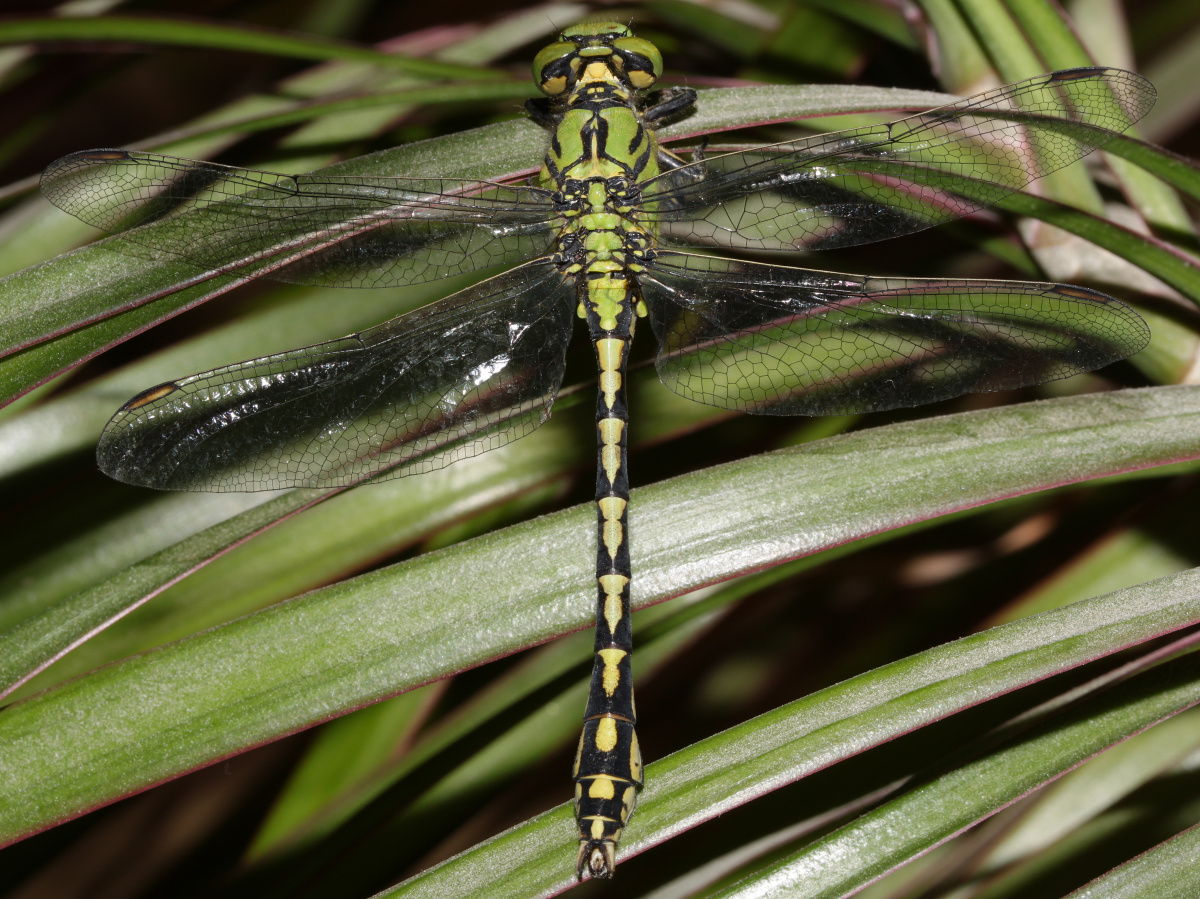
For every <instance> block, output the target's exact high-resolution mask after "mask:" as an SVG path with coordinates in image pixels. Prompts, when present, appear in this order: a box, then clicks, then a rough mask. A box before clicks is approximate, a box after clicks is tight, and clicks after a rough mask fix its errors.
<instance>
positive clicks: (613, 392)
mask: <svg viewBox="0 0 1200 899" xmlns="http://www.w3.org/2000/svg"><path fill="white" fill-rule="evenodd" d="M620 389H621V373H620V372H619V371H605V372H601V373H600V390H601V392H602V393H603V394H604V404H605V405H606V406H608V408H610V409H611V408H612V407H613V406H614V405H616V402H617V391H618V390H620Z"/></svg>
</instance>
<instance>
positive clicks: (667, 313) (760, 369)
mask: <svg viewBox="0 0 1200 899" xmlns="http://www.w3.org/2000/svg"><path fill="white" fill-rule="evenodd" d="M641 283H642V288H643V295H644V298H645V300H646V303H647V305H648V307H649V309H650V321H651V324H652V326H653V328H654V332H655V334H656V336H657V337H658V340H659V344H660V351H659V355H658V358H657V360H656V365H657V367H658V373H659V376H660V377H661V379H662V381H663V383H664V384H666V386H667V387H669V388H670V389H671V390H673V391H675V392H676V393H678V394H680V395H681V396H684V397H687V398H688V399H691V400H695V401H697V402H701V403H707V404H709V405H713V406H720V407H722V408H726V409H736V410H738V411H741V412H752V413H762V414H771V415H846V414H852V413H858V412H874V411H879V410H882V409H893V408H898V407H905V406H916V405H920V404H923V403H932V402H937V401H939V400H945V399H950V398H951V397H956V396H959V395H961V394H964V393H973V392H986V391H991V390H1006V389H1009V388H1015V387H1023V386H1026V385H1030V384H1040V383H1043V382H1045V381H1052V380H1055V379H1057V378H1065V377H1067V376H1069V375H1073V374H1077V373H1079V372H1084V371H1091V370H1093V369H1097V368H1100V367H1102V366H1104V365H1108V364H1109V363H1111V362H1115V361H1117V360H1118V359H1123V358H1125V357H1126V356H1129V355H1132V354H1133V353H1136V352H1137V351H1138V350H1140V349H1141V348H1142V347H1143V346H1145V345H1146V343H1147V341H1148V340H1149V337H1150V332H1149V329H1148V328H1147V327H1146V325H1145V323H1144V322H1143V321H1142V320H1141V318H1140V317H1139V316H1138V315H1137V313H1135V312H1134V311H1133V310H1131V309H1130V308H1129V307H1127V306H1125V305H1124V304H1122V303H1120V302H1118V301H1117V300H1114V299H1112V298H1111V297H1108V296H1105V295H1104V294H1102V293H1098V292H1096V291H1092V290H1086V289H1084V288H1080V287H1072V286H1069V285H1063V284H1037V283H1024V282H1016V281H934V280H921V279H904V278H867V277H863V276H859V275H841V274H836V273H832V272H819V271H810V270H807V269H799V268H787V267H784V266H776V265H762V264H758V263H753V262H742V261H737V260H729V259H718V258H715V257H710V256H697V255H692V254H685V253H674V252H664V253H661V254H659V256H658V257H657V258H656V259H655V260H654V262H653V263H652V265H651V267H650V270H649V271H648V272H646V273H645V274H644V275H643V276H642V278H641Z"/></svg>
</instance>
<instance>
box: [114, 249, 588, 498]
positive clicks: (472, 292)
mask: <svg viewBox="0 0 1200 899" xmlns="http://www.w3.org/2000/svg"><path fill="white" fill-rule="evenodd" d="M573 297H574V293H573V289H572V286H571V284H570V282H569V281H568V280H567V279H565V278H564V277H563V276H562V275H561V274H559V272H558V270H557V269H556V268H555V267H554V266H553V265H552V264H550V263H549V262H546V261H543V260H538V261H536V262H533V263H529V264H528V265H524V266H521V267H519V268H516V269H514V270H513V271H511V272H507V273H505V274H503V275H499V276H497V277H495V278H491V279H489V280H487V281H483V282H482V283H480V284H477V285H476V286H474V287H471V288H468V289H467V290H463V291H460V292H459V293H457V294H454V295H453V296H451V297H449V298H447V299H445V300H442V301H441V302H438V303H435V304H432V305H430V306H428V307H426V308H424V309H421V310H418V311H417V312H413V313H411V314H409V315H406V316H402V317H400V318H396V319H393V320H391V321H389V322H386V323H384V324H382V325H379V326H378V327H375V328H372V329H371V330H368V331H363V332H361V333H358V334H354V335H351V336H350V337H345V338H342V339H340V340H332V341H329V342H327V343H321V344H317V345H316V346H311V347H307V348H304V349H299V350H292V351H291V352H287V353H280V354H279V355H276V356H266V357H263V358H262V359H253V360H251V361H249V362H241V363H238V364H237V365H230V366H227V367H225V368H218V369H215V370H213V371H209V372H204V373H202V374H198V375H193V376H191V377H189V378H185V379H183V380H181V381H176V382H171V383H168V384H162V385H160V386H158V387H154V388H151V389H150V390H147V391H144V392H143V393H141V394H139V395H138V396H136V397H134V398H133V399H132V400H130V401H129V402H128V403H126V404H125V406H123V407H122V408H121V409H120V411H118V412H117V414H116V415H115V416H113V419H112V420H111V421H110V422H109V423H108V426H107V427H106V428H105V429H104V433H103V435H102V436H101V438H100V446H99V448H98V449H97V458H98V460H99V463H100V468H101V469H102V470H103V471H104V472H106V473H107V474H109V475H111V476H112V477H114V478H116V479H117V480H120V481H125V482H127V483H131V484H139V485H142V486H146V487H156V488H159V489H164V490H206V491H215V492H223V491H249V490H271V489H275V488H279V487H331V486H346V485H352V484H356V483H358V482H360V481H362V480H364V479H365V478H368V477H371V476H377V477H380V478H392V477H402V476H404V475H409V474H416V473H420V472H426V471H431V470H433V469H437V468H442V467H444V466H446V465H449V464H450V463H451V462H455V461H457V460H459V459H464V458H467V457H469V456H475V455H478V454H480V453H483V452H486V451H487V450H490V449H494V448H496V447H498V446H502V445H504V444H506V443H509V442H511V441H513V440H516V439H517V438H518V437H521V436H524V435H525V434H528V433H529V432H530V431H532V430H533V429H534V428H536V427H537V426H538V425H540V424H541V423H542V422H543V421H545V420H546V418H547V417H548V416H549V413H550V405H551V403H552V402H553V401H554V396H555V394H556V392H557V390H558V387H559V384H560V383H561V381H562V377H563V367H564V365H565V356H566V347H567V344H568V342H569V340H570V335H571V327H572V324H573V321H574V316H573V310H574V299H573Z"/></svg>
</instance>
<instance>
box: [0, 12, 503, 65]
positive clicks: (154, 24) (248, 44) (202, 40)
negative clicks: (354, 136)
mask: <svg viewBox="0 0 1200 899" xmlns="http://www.w3.org/2000/svg"><path fill="white" fill-rule="evenodd" d="M49 41H120V42H123V43H129V42H136V43H147V44H170V45H175V46H181V47H197V48H198V47H206V48H210V49H219V50H240V51H242V52H245V53H264V54H269V55H272V56H287V57H291V58H294V59H312V60H334V59H338V60H344V61H347V62H366V63H372V64H374V65H377V66H381V67H384V68H389V69H396V70H399V71H401V72H407V73H409V74H411V75H418V76H420V77H423V78H479V79H483V78H494V77H495V76H496V74H497V73H495V72H489V71H487V70H484V69H478V68H475V67H474V66H462V65H447V64H446V63H439V62H433V61H431V60H427V59H412V58H410V57H405V56H400V55H398V54H392V53H381V52H380V51H378V50H372V49H369V48H366V47H360V46H358V45H356V44H351V43H348V42H345V41H336V40H331V39H329V38H323V37H313V36H310V35H302V34H288V33H286V32H281V31H272V30H269V29H265V28H255V27H253V26H250V25H240V24H239V25H231V24H221V23H217V22H211V21H205V20H201V19H170V18H165V17H157V16H130V15H122V16H113V15H105V16H89V17H85V18H80V17H72V16H67V17H61V18H45V19H41V18H39V19H7V20H5V21H3V22H0V44H26V43H34V42H49Z"/></svg>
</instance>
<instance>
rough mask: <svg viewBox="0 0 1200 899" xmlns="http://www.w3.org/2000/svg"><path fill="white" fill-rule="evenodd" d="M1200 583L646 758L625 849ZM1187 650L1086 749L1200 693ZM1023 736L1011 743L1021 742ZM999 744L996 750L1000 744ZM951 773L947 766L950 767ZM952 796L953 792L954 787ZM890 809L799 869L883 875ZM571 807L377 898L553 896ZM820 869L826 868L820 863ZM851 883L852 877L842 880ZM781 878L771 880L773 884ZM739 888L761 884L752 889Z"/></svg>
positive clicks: (1173, 602)
mask: <svg viewBox="0 0 1200 899" xmlns="http://www.w3.org/2000/svg"><path fill="white" fill-rule="evenodd" d="M1198 588H1200V570H1197V569H1193V570H1191V571H1187V572H1184V573H1182V574H1179V575H1176V576H1173V577H1170V578H1164V579H1162V580H1159V581H1153V582H1151V583H1149V584H1142V585H1140V586H1138V587H1134V588H1130V589H1128V590H1122V591H1119V592H1117V593H1112V594H1109V595H1107V596H1102V597H1096V598H1095V599H1091V600H1086V601H1084V602H1081V603H1076V604H1075V605H1073V606H1070V607H1068V608H1065V609H1058V610H1055V611H1053V612H1048V613H1044V614H1042V615H1038V616H1034V617H1032V618H1027V619H1023V620H1021V621H1018V622H1014V623H1012V624H1008V625H1004V626H1002V627H998V628H994V629H992V630H990V631H986V632H984V633H982V634H975V635H972V636H970V637H965V638H963V639H961V640H956V641H955V642H953V643H948V644H946V645H944V646H939V647H937V648H935V649H931V650H928V651H926V652H923V653H919V654H917V655H915V656H911V657H909V658H907V659H902V660H900V661H898V662H894V663H892V664H890V665H886V666H884V667H882V668H879V669H876V670H875V671H871V672H868V673H866V674H862V675H859V676H858V677H855V678H851V679H850V680H848V681H845V682H843V683H841V684H837V685H836V686H833V687H830V688H828V689H826V690H822V691H820V692H818V693H814V694H812V695H811V696H808V697H805V698H804V699H801V700H797V701H796V702H793V703H790V704H789V705H787V706H783V707H781V708H779V709H776V710H774V711H773V712H769V713H767V714H765V715H761V716H759V717H758V718H755V719H753V720H751V721H748V722H746V723H745V724H741V725H739V726H737V727H735V728H732V729H731V730H728V731H725V732H724V733H722V734H718V735H716V736H714V737H711V738H709V739H707V740H704V741H702V742H700V743H697V744H695V745H693V746H690V747H688V748H687V749H685V750H682V751H680V752H677V753H675V754H673V755H671V756H668V757H667V758H665V759H663V760H661V761H659V762H654V763H652V764H650V765H648V766H647V769H646V774H647V786H646V789H645V791H644V792H643V793H642V796H641V798H640V801H639V808H638V816H637V818H635V819H634V821H633V822H632V823H631V825H630V827H629V828H628V831H627V834H626V839H627V842H626V843H625V851H626V852H628V853H637V852H638V851H641V850H644V849H646V848H649V847H650V846H652V845H655V844H657V843H659V842H662V841H663V840H666V839H669V838H670V836H672V835H673V834H675V833H678V832H680V831H682V830H686V829H687V828H689V827H694V826H695V825H697V824H699V823H700V822H701V821H704V820H708V819H710V818H712V817H715V816H716V815H719V814H720V813H721V812H723V811H725V810H728V809H730V808H733V807H736V806H739V805H742V804H745V803H746V802H748V801H750V800H751V799H753V798H755V797H756V796H759V795H762V794H764V793H767V792H770V791H771V790H774V789H777V788H779V787H781V786H784V785H785V784H787V783H791V782H794V781H795V780H798V779H800V778H802V777H804V776H806V775H808V774H812V773H814V772H816V771H819V770H821V769H822V768H824V767H826V766H828V765H831V764H833V763H835V762H837V761H840V760H842V759H844V758H847V757H849V756H851V755H855V754H857V753H859V752H861V751H863V750H864V749H866V748H867V747H869V746H874V745H879V744H880V743H882V742H886V741H887V740H889V739H893V738H895V737H897V736H900V735H901V734H904V733H907V732H909V731H911V730H913V729H915V728H917V727H921V726H923V725H924V724H928V723H931V722H932V721H935V720H938V719H940V718H942V717H945V716H946V715H949V714H952V713H954V712H956V711H961V710H963V709H965V708H968V707H970V706H972V705H975V704H977V703H978V702H981V701H985V700H986V699H989V698H993V697H995V696H999V695H1002V694H1004V693H1007V692H1009V691H1011V690H1014V689H1018V688H1019V687H1021V686H1025V685H1027V684H1030V683H1033V682H1035V681H1038V680H1041V679H1043V678H1046V677H1050V676H1052V675H1054V674H1057V673H1060V672H1061V671H1063V670H1064V669H1066V668H1068V667H1072V666H1074V665H1079V664H1083V663H1084V662H1086V661H1090V660H1092V659H1095V658H1100V657H1102V656H1104V655H1107V654H1109V653H1112V652H1117V651H1119V650H1121V649H1123V648H1125V647H1127V646H1130V645H1134V644H1136V643H1140V642H1142V641H1144V640H1146V639H1150V638H1151V637H1152V636H1156V635H1158V634H1160V633H1164V632H1167V631H1171V630H1176V629H1178V628H1182V627H1186V626H1188V623H1189V622H1191V621H1195V620H1197V618H1198V617H1200V599H1198V598H1197V597H1198ZM1163 628H1165V629H1166V630H1163ZM1187 663H1188V665H1187V670H1186V671H1184V672H1182V673H1181V677H1180V678H1179V680H1180V681H1181V683H1174V684H1167V685H1165V686H1164V688H1163V689H1162V690H1161V691H1160V692H1158V693H1155V692H1154V690H1149V691H1147V693H1148V694H1149V695H1148V696H1147V697H1145V701H1144V706H1143V707H1142V708H1137V707H1136V703H1134V702H1127V703H1124V704H1123V703H1122V702H1121V700H1120V698H1119V697H1118V696H1117V694H1116V691H1114V692H1113V693H1111V694H1101V695H1100V696H1099V698H1098V700H1096V701H1097V703H1098V704H1099V705H1100V706H1105V704H1106V703H1109V704H1110V707H1108V708H1102V709H1101V711H1111V712H1112V713H1113V714H1112V715H1111V718H1112V720H1107V721H1103V722H1100V721H1098V722H1097V723H1096V726H1095V728H1094V729H1093V730H1092V731H1091V732H1090V733H1089V734H1088V736H1089V737H1090V738H1091V740H1092V746H1093V747H1095V748H1092V749H1091V752H1095V751H1098V749H1099V748H1102V747H1103V746H1106V745H1109V744H1110V743H1112V742H1114V741H1115V740H1119V739H1121V738H1122V737H1124V736H1127V735H1128V734H1129V733H1132V732H1136V731H1137V730H1141V729H1144V728H1145V727H1147V726H1149V725H1150V724H1153V723H1154V722H1155V721H1157V720H1159V719H1161V718H1162V717H1164V716H1165V715H1167V714H1170V713H1172V712H1174V711H1177V710H1179V709H1181V708H1184V707H1187V706H1188V705H1190V704H1194V703H1196V702H1198V701H1200V657H1197V655H1196V654H1195V653H1193V654H1192V655H1191V656H1189V657H1187ZM1158 670H1160V671H1161V670H1162V669H1158ZM1155 676H1161V675H1155V674H1154V672H1151V677H1155ZM1172 690H1173V691H1174V693H1172ZM1097 717H1099V716H1097ZM1080 718H1082V719H1083V724H1084V727H1085V729H1086V726H1087V723H1088V716H1087V715H1082V714H1081V715H1080ZM1047 726H1048V728H1049V730H1050V736H1049V737H1048V741H1049V742H1050V743H1051V744H1053V743H1054V742H1055V740H1054V727H1055V722H1054V721H1053V720H1052V721H1051V722H1050V723H1049V724H1048V725H1047ZM1028 736H1030V735H1026V737H1028ZM1062 742H1063V747H1065V748H1063V753H1062V755H1063V756H1066V758H1063V759H1058V760H1054V759H1052V760H1050V761H1049V762H1047V763H1046V764H1044V765H1043V766H1042V769H1041V772H1048V774H1046V776H1049V777H1053V776H1056V775H1057V774H1061V773H1062V771H1063V770H1065V769H1066V768H1067V767H1069V766H1071V765H1073V764H1077V763H1078V762H1079V761H1082V760H1083V758H1086V757H1087V755H1089V754H1091V752H1089V751H1088V747H1087V746H1086V745H1082V744H1081V745H1079V746H1078V747H1077V748H1076V749H1075V753H1076V754H1075V755H1074V756H1071V752H1072V745H1073V744H1072V743H1071V742H1070V741H1069V740H1067V739H1064V740H1063V741H1062ZM1022 745H1023V744H1022V743H1020V742H1018V744H1017V746H1016V749H1017V750H1018V751H1019V750H1020V749H1021V748H1022ZM1035 748H1038V747H1035ZM999 751H1000V752H1003V751H1004V749H1003V747H1002V748H1001V749H1000V750H999ZM985 762H986V758H985ZM1056 765H1057V768H1056V767H1055V766H1056ZM996 767H997V768H999V769H1000V772H999V776H998V777H997V778H996V784H995V786H996V787H997V788H998V789H1000V790H1003V789H1004V788H1005V787H1006V786H1007V787H1008V788H1009V789H1010V790H1011V789H1012V788H1014V787H1015V788H1017V790H1018V793H1017V795H1019V794H1020V792H1024V791H1025V790H1026V789H1029V788H1030V784H1029V783H1021V782H1020V781H1021V777H1022V776H1029V775H1027V774H1024V773H1012V774H1011V776H1009V777H1006V776H1005V772H1004V767H1003V765H997V766H996ZM1016 770H1017V772H1021V769H1019V768H1018V769H1016ZM1041 772H1039V773H1041ZM1029 773H1030V774H1032V773H1033V772H1032V771H1031V772H1029ZM948 777H949V778H951V779H953V778H954V775H953V773H952V774H951V775H948ZM1030 780H1036V777H1030ZM974 781H975V778H966V779H965V780H964V783H965V786H964V788H963V793H965V798H966V800H967V801H969V800H970V799H971V798H972V797H974V798H976V799H978V798H979V796H980V793H981V792H982V791H980V790H972V784H973V783H974ZM951 785H952V786H954V785H955V784H951ZM935 786H936V785H935ZM907 796H908V797H909V798H908V801H910V802H912V801H920V800H925V801H927V802H928V804H929V805H930V806H932V807H933V808H934V809H935V810H934V812H932V813H930V814H929V815H928V820H930V821H931V822H934V823H941V824H942V825H943V826H946V825H947V824H948V823H950V818H951V816H950V815H949V814H947V815H945V816H944V817H939V815H938V814H937V811H936V809H937V806H938V798H939V797H938V796H937V795H936V793H935V792H934V791H933V789H931V788H927V789H926V790H925V791H924V792H922V791H920V790H917V791H914V792H912V793H909V794H907ZM950 798H962V794H958V797H950ZM1013 798H1015V797H1013ZM988 799H990V800H995V801H996V803H998V804H993V805H992V806H990V807H987V808H985V809H984V812H985V813H988V812H991V811H996V810H998V807H1000V806H1001V805H1002V804H1003V802H1004V800H1003V798H1002V797H1001V798H997V796H996V795H995V794H993V795H992V796H990V797H988ZM904 800H905V798H904V797H901V799H899V800H896V801H897V802H900V803H903V802H904ZM985 805H986V801H985ZM888 808H889V807H887V806H885V807H884V809H883V810H881V811H877V812H874V813H871V814H869V815H867V816H864V818H862V819H859V821H860V826H864V827H868V828H871V826H872V825H877V824H879V825H882V824H885V823H887V824H888V826H889V827H890V830H888V828H887V827H878V828H874V832H875V833H877V834H879V838H878V839H877V840H876V841H875V842H874V843H873V844H870V845H863V844H859V843H855V844H854V848H853V849H852V850H850V851H846V852H844V853H843V854H842V855H840V856H839V855H837V854H836V853H835V852H834V851H829V852H824V853H819V852H817V851H816V850H815V849H814V852H813V854H814V856H815V864H814V866H813V867H812V868H811V869H806V872H807V873H808V874H809V875H810V881H811V883H813V884H817V883H819V882H822V881H821V880H820V878H821V877H824V878H826V880H825V881H824V882H825V883H828V881H829V880H832V879H835V878H838V877H842V878H843V879H846V880H849V879H852V878H854V877H858V878H859V879H858V880H857V881H855V883H856V885H858V886H861V885H862V884H863V883H865V882H867V881H869V880H870V879H873V877H875V876H878V875H879V874H881V873H882V871H883V870H885V869H884V868H881V867H880V861H879V858H878V857H875V856H874V855H873V854H872V850H878V851H879V852H880V853H885V852H886V851H887V850H888V848H889V847H894V846H898V845H899V843H900V842H901V840H899V839H897V834H898V833H904V832H905V831H906V829H907V826H906V825H905V824H904V822H903V818H900V819H899V820H897V819H896V818H892V819H890V822H885V821H884V820H883V818H882V817H881V815H883V814H886V811H887V810H888ZM568 818H569V811H568V809H567V808H566V807H565V806H563V807H559V808H557V809H554V810H553V811H551V812H547V813H546V814H544V815H541V816H539V817H537V818H534V819H532V820H531V821H529V822H526V823H525V824H522V825H519V826H518V827H515V828H513V829H511V830H509V831H506V832H505V833H503V834H500V835H499V836H497V837H495V838H493V839H491V840H489V841H487V842H485V843H482V844H480V845H479V846H476V847H475V848H473V849H471V850H468V851H467V852H465V853H462V854H461V855H458V856H456V857H455V858H452V859H450V860H449V861H447V862H444V863H442V864H441V865H439V866H437V867H435V868H432V869H430V870H429V871H426V872H424V873H422V874H420V875H418V876H416V877H414V878H412V879H411V880H408V881H405V882H404V883H403V884H400V885H398V886H396V887H394V888H392V889H390V890H386V891H384V892H383V893H380V894H378V897H377V899H383V897H388V899H393V897H401V896H403V897H422V896H431V897H432V896H437V897H446V899H449V897H454V896H468V895H472V894H475V893H473V892H472V891H486V890H488V889H499V888H501V884H503V888H504V889H506V890H508V889H511V890H512V892H513V894H515V895H554V894H555V893H558V892H560V891H562V890H564V889H565V888H567V887H568V886H569V885H570V883H571V872H570V871H569V869H568V868H567V866H566V865H564V864H563V863H562V858H561V857H562V854H563V853H564V852H565V847H566V846H567V844H568V842H569V837H570V836H571V833H570V827H569V824H568V823H567V821H568ZM853 826H854V825H850V827H853ZM884 831H887V832H886V833H884ZM836 836H837V834H836V833H835V834H834V835H832V836H831V837H827V838H826V841H828V840H831V839H834V838H835V837H836ZM817 845H826V844H825V843H822V844H817ZM929 845H932V843H925V844H923V845H922V846H918V847H917V848H916V849H915V850H914V849H913V848H912V847H911V846H910V847H909V848H908V852H909V853H910V854H911V852H913V851H917V852H919V851H922V848H928V847H929ZM860 847H861V848H860ZM807 857H808V856H805V858H807ZM905 857H907V856H905ZM822 871H825V872H826V873H825V874H824V875H822V874H821V872H822ZM805 882H808V881H802V882H801V889H803V883H805ZM790 883H791V879H790V878H789V880H788V881H787V882H786V883H777V882H770V881H767V882H766V883H765V885H762V886H761V892H760V893H758V894H757V895H764V896H766V895H772V896H773V895H783V894H784V893H783V892H782V890H783V889H785V888H786V887H787V886H788V885H790ZM846 888H847V889H851V890H852V889H853V888H852V887H851V886H850V885H849V883H847V886H846ZM776 889H779V890H780V892H773V891H774V890H776ZM746 895H756V893H754V892H753V891H752V890H750V891H748V892H747V893H746ZM798 895H808V896H818V895H819V896H822V897H823V899H831V897H834V896H842V895H846V892H844V891H842V892H839V891H837V889H832V890H831V891H829V892H816V891H813V892H808V893H804V892H800V893H798Z"/></svg>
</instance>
